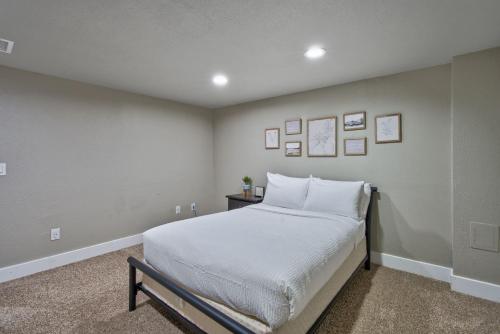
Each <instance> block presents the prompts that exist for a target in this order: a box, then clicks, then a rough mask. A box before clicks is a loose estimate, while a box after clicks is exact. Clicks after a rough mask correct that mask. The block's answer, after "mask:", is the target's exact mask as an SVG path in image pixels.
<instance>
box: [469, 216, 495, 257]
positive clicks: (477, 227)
mask: <svg viewBox="0 0 500 334" xmlns="http://www.w3.org/2000/svg"><path fill="white" fill-rule="evenodd" d="M499 235H500V226H498V225H493V224H486V223H479V222H470V235H469V239H470V247H471V248H475V249H481V250H486V251H490V252H498V249H499V242H498V240H499V238H500V237H499Z"/></svg>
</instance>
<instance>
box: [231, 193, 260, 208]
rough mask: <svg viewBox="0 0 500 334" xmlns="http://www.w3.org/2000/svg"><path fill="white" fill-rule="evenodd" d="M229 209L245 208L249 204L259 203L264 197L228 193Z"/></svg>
mask: <svg viewBox="0 0 500 334" xmlns="http://www.w3.org/2000/svg"><path fill="white" fill-rule="evenodd" d="M226 197H227V210H228V211H229V210H234V209H239V208H243V207H245V206H247V205H252V204H257V203H260V202H262V200H263V197H255V196H253V195H248V196H245V195H243V194H235V195H227V196H226Z"/></svg>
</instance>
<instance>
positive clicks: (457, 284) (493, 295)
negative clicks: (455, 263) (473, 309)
mask: <svg viewBox="0 0 500 334" xmlns="http://www.w3.org/2000/svg"><path fill="white" fill-rule="evenodd" d="M451 289H452V290H454V291H457V292H460V293H465V294H466V295H471V296H474V297H478V298H483V299H487V300H491V301H493V302H497V303H500V285H498V284H493V283H488V282H484V281H478V280H475V279H472V278H467V277H463V276H458V275H455V274H453V273H452V274H451Z"/></svg>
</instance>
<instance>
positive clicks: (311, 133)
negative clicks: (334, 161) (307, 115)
mask: <svg viewBox="0 0 500 334" xmlns="http://www.w3.org/2000/svg"><path fill="white" fill-rule="evenodd" d="M307 156H308V157H336V156H337V117H336V116H330V117H323V118H315V119H308V120H307Z"/></svg>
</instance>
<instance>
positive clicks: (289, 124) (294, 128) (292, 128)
mask: <svg viewBox="0 0 500 334" xmlns="http://www.w3.org/2000/svg"><path fill="white" fill-rule="evenodd" d="M301 133H302V118H298V119H290V120H288V121H285V134H286V135H300V134H301Z"/></svg>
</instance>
